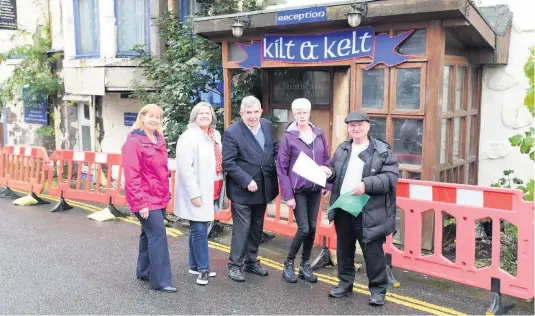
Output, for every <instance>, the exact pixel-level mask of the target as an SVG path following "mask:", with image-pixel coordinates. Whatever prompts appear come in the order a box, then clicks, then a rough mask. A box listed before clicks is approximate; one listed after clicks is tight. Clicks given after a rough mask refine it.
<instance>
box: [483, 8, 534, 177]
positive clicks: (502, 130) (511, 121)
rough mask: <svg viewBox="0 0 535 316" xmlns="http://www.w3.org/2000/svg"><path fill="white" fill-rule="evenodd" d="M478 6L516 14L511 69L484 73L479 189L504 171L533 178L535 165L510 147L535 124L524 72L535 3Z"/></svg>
mask: <svg viewBox="0 0 535 316" xmlns="http://www.w3.org/2000/svg"><path fill="white" fill-rule="evenodd" d="M477 4H478V5H482V6H489V5H497V4H507V5H508V6H509V8H510V9H511V10H512V11H513V14H514V16H513V29H512V31H511V46H510V49H509V52H510V55H509V63H508V65H507V66H500V67H485V69H484V71H483V91H482V102H481V123H482V124H481V132H480V147H479V174H478V178H479V185H484V186H487V185H490V184H491V183H494V182H495V181H496V180H497V179H499V178H500V177H501V176H502V170H505V169H513V170H514V171H515V175H517V176H518V177H520V178H522V179H524V180H526V179H528V178H530V177H533V172H534V167H535V163H533V162H532V161H530V160H529V157H528V156H526V155H522V154H520V151H519V148H518V147H511V146H510V144H509V140H508V138H509V137H511V136H513V135H515V134H517V133H523V132H524V131H526V130H528V129H529V127H530V126H534V123H535V120H533V118H532V117H531V115H530V114H529V112H528V111H527V109H526V108H525V107H524V97H525V95H526V89H527V88H528V86H529V83H528V79H527V78H526V77H525V75H524V70H523V68H524V64H525V63H526V61H527V59H528V55H529V51H528V47H530V46H534V45H535V36H534V35H535V24H534V23H533V12H534V11H535V1H532V0H479V1H478V3H477Z"/></svg>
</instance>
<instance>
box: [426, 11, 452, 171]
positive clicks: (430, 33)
mask: <svg viewBox="0 0 535 316" xmlns="http://www.w3.org/2000/svg"><path fill="white" fill-rule="evenodd" d="M445 36H446V35H445V32H444V30H443V29H442V26H441V22H440V21H438V20H437V21H432V22H431V24H430V26H429V28H428V29H427V56H428V62H427V69H426V71H427V76H426V78H427V91H426V95H425V103H426V104H425V121H424V155H423V156H424V157H423V170H422V180H428V181H438V179H439V171H440V170H439V168H438V166H439V164H440V161H439V158H440V144H441V142H440V132H437V130H438V131H439V130H440V128H437V127H440V126H441V121H440V119H441V112H442V83H443V81H444V54H445V41H446V37H445ZM450 80H451V79H450Z"/></svg>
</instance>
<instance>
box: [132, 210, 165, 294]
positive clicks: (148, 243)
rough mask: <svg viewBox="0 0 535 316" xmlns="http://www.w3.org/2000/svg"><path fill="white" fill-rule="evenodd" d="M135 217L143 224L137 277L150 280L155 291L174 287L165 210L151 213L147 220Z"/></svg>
mask: <svg viewBox="0 0 535 316" xmlns="http://www.w3.org/2000/svg"><path fill="white" fill-rule="evenodd" d="M134 215H135V216H136V217H137V218H138V219H139V221H140V222H141V235H140V236H139V254H138V259H137V269H136V275H137V277H138V278H149V279H150V286H151V288H153V289H163V288H165V287H168V286H172V285H173V280H172V276H171V262H170V259H169V246H168V244H167V233H166V231H165V223H164V218H163V217H164V215H165V209H163V210H154V211H150V212H149V217H148V218H147V219H144V218H142V217H141V216H139V214H138V213H134Z"/></svg>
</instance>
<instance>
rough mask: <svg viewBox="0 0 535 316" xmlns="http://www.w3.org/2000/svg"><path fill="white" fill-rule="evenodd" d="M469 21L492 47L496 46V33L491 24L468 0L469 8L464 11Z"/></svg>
mask: <svg viewBox="0 0 535 316" xmlns="http://www.w3.org/2000/svg"><path fill="white" fill-rule="evenodd" d="M464 15H465V16H466V19H467V20H468V22H469V23H470V24H471V25H472V26H473V27H474V28H475V29H476V30H477V32H478V33H479V34H480V35H481V37H483V38H484V39H485V41H486V42H487V43H488V45H489V46H490V47H491V48H494V47H496V33H494V31H493V30H492V28H491V27H490V25H488V24H487V22H486V21H485V20H484V19H483V17H482V16H481V14H479V12H478V11H477V9H476V8H474V6H473V5H472V4H471V3H469V2H468V1H467V8H466V11H465V13H464Z"/></svg>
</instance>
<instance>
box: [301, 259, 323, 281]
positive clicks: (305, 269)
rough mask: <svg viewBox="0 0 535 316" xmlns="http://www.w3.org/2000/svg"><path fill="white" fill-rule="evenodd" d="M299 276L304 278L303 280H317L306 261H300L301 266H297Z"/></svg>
mask: <svg viewBox="0 0 535 316" xmlns="http://www.w3.org/2000/svg"><path fill="white" fill-rule="evenodd" d="M299 277H300V278H301V279H303V280H305V282H310V283H316V282H318V277H316V276H315V275H314V273H313V272H312V267H311V266H310V263H308V262H301V266H300V267H299Z"/></svg>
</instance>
